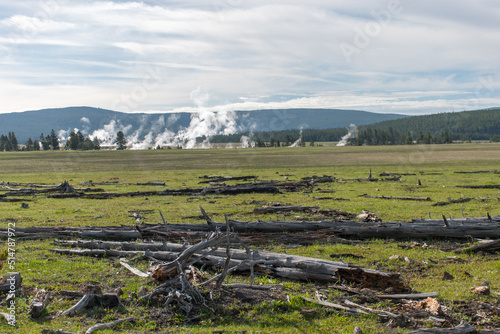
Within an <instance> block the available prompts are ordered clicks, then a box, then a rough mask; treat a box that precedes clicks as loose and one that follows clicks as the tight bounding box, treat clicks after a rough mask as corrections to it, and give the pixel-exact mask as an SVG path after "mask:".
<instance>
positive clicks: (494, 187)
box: [456, 184, 500, 189]
mask: <svg viewBox="0 0 500 334" xmlns="http://www.w3.org/2000/svg"><path fill="white" fill-rule="evenodd" d="M456 187H457V188H470V189H500V184H485V185H477V186H456Z"/></svg>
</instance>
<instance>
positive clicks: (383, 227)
mask: <svg viewBox="0 0 500 334" xmlns="http://www.w3.org/2000/svg"><path fill="white" fill-rule="evenodd" d="M203 212H204V211H203ZM204 216H205V219H206V220H207V224H141V225H134V226H107V227H82V228H78V227H29V228H17V229H16V237H18V238H45V237H63V236H68V237H79V238H93V239H114V240H133V239H144V238H155V237H165V238H166V237H168V236H169V235H176V236H179V234H178V233H180V232H181V231H182V232H183V233H188V232H189V233H192V232H210V231H216V230H220V231H225V230H226V224H224V223H218V222H215V221H213V220H212V219H211V218H210V217H209V216H208V215H207V214H206V213H204ZM228 223H229V226H230V227H231V229H232V230H233V231H235V232H237V233H253V234H256V233H257V234H264V233H276V236H277V237H279V234H282V233H290V236H291V237H293V234H294V233H304V232H311V233H312V232H313V231H316V232H315V233H319V232H321V231H323V233H328V234H329V235H330V236H332V235H335V236H340V237H351V238H352V237H354V238H395V239H399V238H459V239H467V238H470V237H473V238H480V239H486V238H489V239H499V238H500V217H498V216H496V217H486V218H460V219H445V218H443V219H413V220H412V221H411V222H376V223H367V222H356V221H352V220H338V221H262V220H259V221H255V222H245V221H237V220H231V219H230V220H229V221H228ZM189 233H188V234H187V235H189ZM7 236H8V230H7V228H0V237H3V238H6V237H7ZM285 239H286V238H285ZM298 239H299V240H300V238H298ZM264 240H269V239H264ZM278 240H279V239H278ZM281 240H283V239H281Z"/></svg>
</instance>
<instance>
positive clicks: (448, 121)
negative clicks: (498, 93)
mask: <svg viewBox="0 0 500 334" xmlns="http://www.w3.org/2000/svg"><path fill="white" fill-rule="evenodd" d="M358 125H360V124H358ZM350 131H351V136H350V138H349V141H350V143H351V144H352V145H394V144H399V145H400V144H412V143H419V144H432V143H438V144H439V143H450V142H452V141H453V140H463V141H467V140H492V141H500V108H491V109H484V110H472V111H462V112H453V113H441V114H432V115H422V116H410V117H405V118H401V119H395V120H387V121H382V122H378V123H373V124H368V125H361V126H358V128H357V129H351V130H350ZM347 132H348V129H347V128H345V127H343V128H331V129H304V130H303V131H302V132H299V130H285V131H266V132H255V133H253V138H255V140H258V141H262V142H277V141H279V142H282V143H283V142H285V143H286V142H290V141H292V142H293V141H294V140H296V139H297V138H299V136H300V133H302V138H303V140H304V142H307V143H308V142H326V141H338V140H340V139H341V138H342V137H343V136H345V135H346V134H347ZM247 135H248V133H247ZM238 138H239V135H233V136H215V137H213V138H212V139H211V141H212V142H235V141H238Z"/></svg>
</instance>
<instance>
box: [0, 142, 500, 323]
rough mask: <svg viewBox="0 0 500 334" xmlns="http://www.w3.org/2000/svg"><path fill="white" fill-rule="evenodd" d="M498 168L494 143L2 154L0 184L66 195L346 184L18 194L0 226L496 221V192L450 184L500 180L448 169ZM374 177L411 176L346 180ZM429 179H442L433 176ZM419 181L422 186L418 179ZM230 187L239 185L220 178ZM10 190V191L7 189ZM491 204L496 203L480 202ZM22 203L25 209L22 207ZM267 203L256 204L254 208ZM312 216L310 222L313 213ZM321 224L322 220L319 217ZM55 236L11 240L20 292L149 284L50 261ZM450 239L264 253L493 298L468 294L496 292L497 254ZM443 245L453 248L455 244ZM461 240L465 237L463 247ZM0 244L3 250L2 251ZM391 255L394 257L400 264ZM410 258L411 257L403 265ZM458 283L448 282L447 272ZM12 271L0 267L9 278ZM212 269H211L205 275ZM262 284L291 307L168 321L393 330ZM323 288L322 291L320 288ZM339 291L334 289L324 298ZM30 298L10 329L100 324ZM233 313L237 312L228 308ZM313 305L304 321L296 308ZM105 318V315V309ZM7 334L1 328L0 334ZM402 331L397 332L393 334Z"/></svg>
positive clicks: (84, 260)
mask: <svg viewBox="0 0 500 334" xmlns="http://www.w3.org/2000/svg"><path fill="white" fill-rule="evenodd" d="M498 161H500V145H499V144H481V145H478V144H469V145H439V146H396V147H344V148H336V147H313V148H310V147H307V148H298V149H289V148H281V149H270V148H269V149H248V150H195V151H183V150H160V151H123V152H116V151H108V152H105V151H102V152H16V153H1V154H0V182H2V181H5V182H11V183H15V182H17V183H38V184H57V183H60V182H63V181H64V180H67V181H69V182H70V184H71V185H72V186H73V187H87V186H88V182H89V181H92V182H94V183H100V182H111V181H113V182H114V181H117V182H118V183H117V184H109V185H96V186H95V188H102V189H104V190H105V191H107V192H119V193H123V192H134V191H144V190H151V191H160V190H163V189H178V188H203V187H205V186H206V184H199V181H200V179H199V177H200V176H203V175H226V176H243V175H256V176H258V181H266V180H283V181H284V180H285V176H286V177H287V179H288V181H294V180H300V179H301V178H302V177H308V176H313V175H317V176H322V175H332V176H335V177H337V178H338V179H343V180H341V181H339V182H335V183H325V184H317V185H316V186H315V188H314V190H313V192H311V191H310V190H306V191H304V192H302V191H300V192H284V193H282V194H275V195H272V194H241V195H237V196H227V195H220V196H214V195H211V196H195V197H190V196H139V197H120V198H113V199H107V200H90V199H50V198H47V197H46V196H45V195H35V196H30V197H25V199H26V203H27V204H28V205H29V208H28V209H25V208H22V207H21V204H20V203H0V209H1V210H0V224H4V225H5V226H6V222H7V219H15V220H16V227H17V228H19V227H28V226H107V225H121V224H124V225H135V224H136V222H135V220H134V218H133V217H131V214H132V213H133V212H144V214H143V216H144V218H142V222H146V223H153V224H154V223H160V222H161V217H160V214H159V212H160V211H161V212H162V214H163V216H164V217H165V219H166V220H167V222H169V223H203V221H202V219H201V218H199V215H200V210H199V206H200V205H201V206H203V207H204V208H205V210H206V211H207V212H208V213H209V214H210V215H211V216H212V219H214V220H216V221H220V222H223V221H224V215H228V216H229V218H231V219H238V220H243V221H251V220H257V219H263V220H269V219H273V220H294V219H301V217H302V216H304V214H303V213H290V214H286V215H275V214H271V215H259V214H255V213H253V210H254V209H255V208H259V207H261V206H262V205H263V204H264V205H265V204H267V203H268V202H280V203H282V204H287V205H302V206H318V207H319V208H321V209H336V210H341V211H347V212H352V213H361V212H362V210H369V211H371V212H373V213H375V214H376V215H377V216H379V217H380V218H382V219H383V220H385V221H411V219H413V218H420V217H423V218H428V216H429V215H430V216H431V217H433V218H441V217H442V215H443V214H444V215H446V216H447V217H450V216H451V217H454V218H457V217H462V214H463V215H465V216H466V217H481V216H486V213H487V212H489V213H490V214H491V215H492V216H494V215H499V214H500V213H499V212H500V201H499V200H498V199H495V198H498V197H499V196H500V195H499V191H498V189H467V188H456V187H455V186H457V185H478V184H500V174H491V173H489V174H456V173H453V172H454V171H467V170H494V169H498ZM370 169H371V172H372V175H373V177H377V178H381V177H379V174H380V173H382V172H386V173H395V174H398V173H406V174H414V175H405V176H402V178H401V181H388V182H382V181H378V182H353V181H346V179H357V178H365V177H367V176H368V174H369V172H370ZM433 173H439V175H434V174H433ZM419 180H420V181H421V185H420V186H418V185H417V184H418V181H419ZM141 182H165V184H166V185H165V186H164V187H163V186H140V185H137V183H141ZM227 183H228V184H234V183H235V182H227ZM12 187H16V186H12ZM362 194H368V195H372V196H378V195H385V196H414V197H430V198H431V201H423V202H421V201H400V200H387V199H376V198H372V199H370V198H364V197H360V195H362ZM315 197H316V198H317V197H340V198H346V199H349V201H334V200H319V199H316V198H315ZM463 197H471V198H474V199H473V200H472V201H470V202H467V203H461V204H453V205H448V206H442V207H433V206H431V204H432V203H435V202H437V201H446V200H448V199H449V198H453V199H457V198H463ZM478 197H489V198H492V200H484V201H482V200H479V199H478ZM28 200H29V201H28ZM260 203H262V204H260ZM309 218H311V217H309ZM318 219H322V218H321V217H319V218H318ZM51 241H52V240H42V241H28V240H20V239H19V240H17V241H16V242H17V244H16V248H17V253H16V263H17V268H16V269H17V270H19V271H20V272H21V273H22V276H23V284H24V286H25V287H26V288H27V289H28V290H29V291H32V290H33V289H34V288H45V289H47V290H50V291H54V292H57V291H59V290H81V288H82V287H84V286H86V285H88V284H93V283H99V284H100V285H101V286H102V287H103V290H104V291H105V292H109V291H113V290H114V289H116V288H121V289H122V290H123V292H124V295H123V298H128V297H130V296H131V295H132V294H133V293H137V292H138V290H139V288H140V287H141V286H148V287H151V286H152V284H151V282H150V281H149V280H147V279H143V278H139V277H136V276H133V275H132V274H130V273H129V272H128V271H126V270H124V269H123V268H121V266H120V265H119V263H118V259H111V258H103V259H101V258H90V257H73V256H63V255H58V254H55V253H52V252H50V251H49V249H50V248H56V247H57V246H56V245H53V244H51ZM447 242H448V241H447V240H426V241H423V240H418V244H413V242H412V241H409V240H398V241H394V240H378V239H377V240H366V241H364V242H363V243H360V244H355V245H342V244H315V245H313V246H309V247H297V248H296V247H288V246H283V245H263V246H262V247H263V248H266V249H269V250H273V251H278V252H282V251H286V252H287V253H288V254H298V255H304V256H311V257H316V258H323V259H332V258H331V257H330V254H339V253H348V254H355V255H358V256H362V257H363V258H361V259H353V258H349V257H348V258H343V260H344V261H346V262H349V263H353V264H355V265H360V266H363V267H367V268H373V269H377V268H380V269H382V270H387V271H395V272H400V273H401V274H402V276H403V278H404V280H405V282H407V283H408V285H409V286H410V288H412V289H413V290H414V291H415V292H431V291H436V292H439V294H440V296H439V298H440V299H441V300H442V301H443V302H446V301H451V300H470V299H477V300H483V299H487V298H488V297H481V296H477V295H473V294H472V293H471V292H470V291H469V289H470V287H472V286H473V285H479V284H481V283H482V282H484V281H490V282H491V286H492V287H496V286H499V285H500V279H499V277H500V265H499V264H498V258H497V257H496V256H494V255H485V256H471V255H467V254H460V255H457V254H455V253H453V252H451V251H450V250H449V249H448V248H446V249H445V247H444V246H443V245H445V244H446V243H447ZM450 242H453V241H452V240H450ZM462 242H465V241H462ZM3 247H4V246H3ZM395 256H397V257H395ZM405 258H406V259H407V260H406V259H405ZM147 265H148V264H147V263H146V261H136V262H134V266H136V267H138V268H139V269H141V270H147ZM445 271H446V272H448V273H450V274H451V275H453V276H454V279H453V280H451V281H446V280H443V279H442V277H443V273H444V272H445ZM6 272H7V268H3V270H2V273H3V274H5V273H6ZM209 274H213V272H207V275H209ZM228 280H229V282H248V280H249V279H248V277H241V276H230V277H229V278H228ZM256 281H257V283H258V284H260V283H262V284H283V286H284V288H285V291H286V292H287V293H288V294H289V296H290V298H291V299H290V300H291V303H283V302H278V301H277V302H276V303H266V304H260V303H259V304H256V305H254V307H253V308H251V309H249V310H245V312H242V313H241V314H238V316H237V317H236V316H235V317H230V316H225V317H222V318H219V317H217V316H206V317H204V318H203V319H202V322H201V324H200V325H197V326H186V325H183V324H182V319H181V318H179V320H178V321H177V322H175V321H174V322H172V324H171V327H169V328H166V329H165V330H173V331H174V332H176V333H188V332H192V333H212V332H213V331H214V330H247V331H254V332H255V331H261V332H263V333H273V332H280V333H302V332H308V333H325V332H330V331H332V332H337V333H352V331H353V328H354V326H356V325H359V326H361V327H362V328H363V332H364V333H380V332H389V331H390V329H388V328H386V327H385V325H384V324H380V323H378V322H377V320H376V319H374V318H373V317H354V318H353V317H348V316H344V315H342V314H339V313H336V312H333V311H327V310H324V309H323V308H321V307H318V306H317V305H311V304H309V303H306V302H304V301H303V300H302V299H301V298H300V295H303V294H306V295H313V293H314V291H315V289H316V285H314V284H312V283H301V282H291V281H286V280H285V281H283V280H277V279H274V278H272V277H259V278H257V280H256ZM320 288H321V289H322V291H323V290H327V289H329V288H328V287H327V286H325V285H321V286H320ZM338 293H339V292H338V291H336V290H333V289H331V291H330V292H329V294H328V295H329V296H331V298H335V296H336V294H338ZM32 297H33V296H32V295H31V294H26V295H20V296H19V297H18V298H17V300H18V302H19V304H18V305H19V308H18V311H19V317H18V321H19V328H18V329H16V331H15V332H18V333H32V332H40V331H41V329H42V328H63V329H65V330H68V331H75V332H83V331H84V329H86V328H88V327H90V326H91V325H92V324H94V323H96V322H97V321H98V320H97V319H95V315H96V313H95V312H94V313H92V312H88V313H85V314H84V315H82V316H76V317H62V318H54V319H52V320H44V321H32V320H31V319H29V317H28V315H27V314H26V311H27V308H28V306H29V303H30V301H31V299H32ZM74 302H75V301H74V300H73V301H72V300H66V299H57V298H56V299H54V300H53V301H52V302H51V304H50V305H49V308H48V310H47V311H48V313H49V314H51V315H54V314H55V313H56V312H57V311H60V310H64V309H67V308H69V307H70V306H72V305H73V304H74ZM237 306H238V305H235V309H236V308H237ZM304 307H305V308H311V309H314V308H317V311H316V312H313V315H312V316H310V315H308V314H307V313H305V312H301V308H304ZM101 311H102V310H101ZM106 312H107V313H106V314H103V315H102V316H103V318H102V319H105V320H109V321H112V320H116V319H117V318H120V317H126V316H134V317H136V318H137V319H138V320H137V322H135V323H128V324H123V325H121V327H118V329H117V331H119V330H126V331H131V332H132V331H135V332H146V331H148V330H151V331H153V330H160V328H158V327H157V325H156V323H155V319H152V318H149V317H146V316H144V315H145V314H147V307H146V306H145V305H142V304H130V305H128V304H127V307H126V308H124V309H121V310H111V311H109V312H108V311H106ZM10 330H12V328H10V327H8V326H7V325H6V324H0V331H1V332H6V333H7V332H9V331H10ZM106 332H109V333H111V332H113V331H111V330H109V331H103V333H106ZM393 332H394V333H396V332H398V331H397V330H394V331H393Z"/></svg>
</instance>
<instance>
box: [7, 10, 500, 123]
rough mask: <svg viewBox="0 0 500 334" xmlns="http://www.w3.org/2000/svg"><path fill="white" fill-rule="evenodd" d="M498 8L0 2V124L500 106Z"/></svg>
mask: <svg viewBox="0 0 500 334" xmlns="http://www.w3.org/2000/svg"><path fill="white" fill-rule="evenodd" d="M499 52H500V2H499V1H494V0H478V1H469V0H467V1H465V0H440V1H428V0H419V1H411V0H385V1H382V0H370V1H335V0H325V1H319V0H308V1H297V0H290V1H263V0H262V1H261V0H255V1H250V0H208V1H207V0H204V1H201V0H194V1H142V2H131V1H86V0H78V1H76V0H38V1H32V0H23V1H6V0H0V102H1V104H0V113H4V112H18V111H25V110H34V109H42V108H53V107H66V106H93V107H101V108H106V109H113V110H117V111H123V112H171V111H196V110H200V109H203V110H251V109H267V108H273V109H275V108H342V109H359V110H367V111H374V112H382V113H405V114H427V113H436V112H449V111H460V110H470V109H479V108H487V107H494V106H500V61H499V60H500V58H499Z"/></svg>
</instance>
